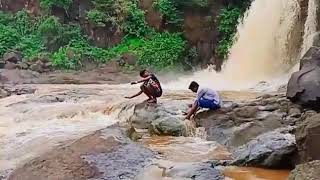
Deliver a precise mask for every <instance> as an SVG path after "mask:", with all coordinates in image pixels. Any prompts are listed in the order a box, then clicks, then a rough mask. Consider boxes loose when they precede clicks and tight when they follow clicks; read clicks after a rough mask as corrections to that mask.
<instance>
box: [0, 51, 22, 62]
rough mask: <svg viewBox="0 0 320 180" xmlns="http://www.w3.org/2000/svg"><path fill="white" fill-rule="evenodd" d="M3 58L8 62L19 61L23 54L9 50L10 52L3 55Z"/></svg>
mask: <svg viewBox="0 0 320 180" xmlns="http://www.w3.org/2000/svg"><path fill="white" fill-rule="evenodd" d="M3 60H4V61H5V62H6V63H7V62H11V63H14V64H16V63H18V62H21V61H22V55H21V54H20V53H17V52H9V53H5V54H4V55H3Z"/></svg>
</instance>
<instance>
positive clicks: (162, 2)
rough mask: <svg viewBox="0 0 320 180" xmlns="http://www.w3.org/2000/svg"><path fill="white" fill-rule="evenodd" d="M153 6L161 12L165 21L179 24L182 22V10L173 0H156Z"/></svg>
mask: <svg viewBox="0 0 320 180" xmlns="http://www.w3.org/2000/svg"><path fill="white" fill-rule="evenodd" d="M153 6H154V7H155V8H156V9H157V10H158V11H159V12H160V13H161V14H162V16H163V17H164V18H165V20H166V23H168V24H172V25H175V26H181V23H182V22H183V17H182V12H181V11H180V10H179V9H178V8H177V4H176V3H175V2H174V1H173V0H156V1H155V2H154V3H153Z"/></svg>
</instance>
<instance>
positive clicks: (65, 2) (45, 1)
mask: <svg viewBox="0 0 320 180" xmlns="http://www.w3.org/2000/svg"><path fill="white" fill-rule="evenodd" d="M71 3H72V0H40V4H41V6H42V7H43V8H46V9H50V8H52V7H53V6H56V7H60V8H64V9H68V7H69V6H70V5H71Z"/></svg>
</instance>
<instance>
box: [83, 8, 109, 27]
mask: <svg viewBox="0 0 320 180" xmlns="http://www.w3.org/2000/svg"><path fill="white" fill-rule="evenodd" d="M107 18H108V17H107V15H106V14H105V13H103V12H101V11H99V10H97V9H92V10H90V11H88V12H87V19H88V21H90V22H91V23H93V24H95V25H96V26H101V27H104V26H106V23H107Z"/></svg>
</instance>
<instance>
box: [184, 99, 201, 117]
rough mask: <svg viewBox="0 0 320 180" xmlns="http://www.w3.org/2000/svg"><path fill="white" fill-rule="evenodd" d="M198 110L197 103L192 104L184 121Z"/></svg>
mask: <svg viewBox="0 0 320 180" xmlns="http://www.w3.org/2000/svg"><path fill="white" fill-rule="evenodd" d="M197 110H198V101H196V102H194V103H193V105H192V107H191V109H190V110H189V112H188V114H187V116H186V118H185V119H190V118H191V116H192V115H194V114H195V113H196V112H197Z"/></svg>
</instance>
